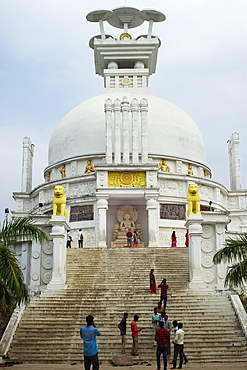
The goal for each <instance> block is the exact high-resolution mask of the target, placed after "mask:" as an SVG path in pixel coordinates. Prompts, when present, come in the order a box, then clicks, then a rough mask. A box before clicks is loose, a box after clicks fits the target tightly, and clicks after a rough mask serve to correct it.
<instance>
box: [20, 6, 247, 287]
mask: <svg viewBox="0 0 247 370" xmlns="http://www.w3.org/2000/svg"><path fill="white" fill-rule="evenodd" d="M87 20H88V21H89V22H96V23H99V26H100V35H97V36H94V37H92V39H91V40H90V42H89V45H90V47H91V48H92V49H93V51H94V63H95V72H96V74H98V75H99V76H102V77H103V81H104V87H103V90H102V93H101V94H100V95H97V96H95V97H94V98H92V99H89V100H87V101H85V102H83V103H81V104H80V105H79V106H77V107H76V108H74V109H73V110H72V111H71V112H69V113H68V114H67V115H66V116H65V117H64V118H63V119H62V121H61V122H60V123H59V124H58V126H57V127H56V128H55V130H54V132H53V134H52V136H51V139H50V143H49V159H48V166H47V167H46V168H45V170H44V178H45V182H44V183H43V184H40V185H39V186H37V187H36V188H34V189H32V158H33V146H32V144H31V140H30V139H29V138H24V141H23V171H22V190H21V192H18V193H14V198H15V200H16V210H15V212H14V215H15V216H22V215H31V216H32V217H33V218H35V219H36V223H37V225H39V226H40V227H42V228H43V229H44V230H45V231H46V232H47V233H48V234H49V233H50V232H51V228H52V222H51V215H52V200H53V192H54V186H55V185H63V186H64V187H65V192H66V198H67V210H68V220H67V222H68V225H69V228H70V233H71V236H72V238H73V243H72V247H73V248H77V247H78V243H77V239H78V230H79V229H82V232H83V235H84V247H85V248H88V247H90V248H98V247H108V248H116V247H120V248H121V247H123V246H124V244H125V241H124V235H125V234H124V228H123V226H121V222H122V221H123V220H127V219H128V218H130V219H131V220H132V221H133V222H134V228H137V229H138V231H139V236H140V242H141V245H142V247H170V237H171V233H172V231H173V230H175V231H176V234H177V237H178V246H181V247H182V246H184V242H185V239H184V235H185V232H186V226H185V221H186V207H187V189H188V185H189V184H191V183H196V184H198V186H199V193H200V198H201V210H202V211H204V214H203V216H202V217H203V222H202V224H203V225H204V226H203V227H204V237H205V241H204V244H202V251H201V252H200V253H202V255H201V257H200V258H201V271H202V276H203V280H204V282H205V283H206V284H211V285H215V284H218V285H220V284H222V281H223V280H222V279H223V277H224V276H223V271H221V270H220V269H219V270H217V268H218V267H216V266H213V265H212V263H211V261H212V255H213V254H214V252H215V251H216V250H217V249H218V248H219V247H220V246H221V245H222V242H223V241H224V237H225V226H226V225H227V224H228V223H229V218H230V219H231V223H230V224H229V225H228V231H234V232H241V231H247V212H246V194H245V192H244V191H242V190H241V185H240V166H239V149H238V147H239V137H238V134H237V133H235V134H233V135H232V136H231V138H230V141H229V158H230V178H231V190H228V189H227V188H226V187H225V186H224V185H222V184H220V183H218V182H215V181H214V180H213V179H212V178H211V170H210V168H209V167H208V166H207V163H206V153H205V147H204V143H203V139H202V136H201V133H200V131H199V129H198V127H197V125H196V123H195V122H194V121H193V120H192V118H191V117H190V116H189V115H188V114H187V113H186V112H184V111H183V110H182V109H180V108H179V107H177V106H175V105H174V104H172V103H170V102H168V101H166V100H164V99H161V98H158V97H154V96H152V95H151V89H150V87H149V76H151V75H152V74H154V73H155V71H156V63H157V56H158V49H159V47H160V45H161V42H160V40H159V38H158V37H156V36H153V35H152V29H153V25H154V23H155V22H162V21H165V16H164V14H162V13H161V12H158V11H155V10H151V9H146V10H142V11H140V10H139V9H135V8H130V7H121V8H117V9H114V10H112V11H110V10H99V11H94V12H91V13H89V14H88V15H87ZM144 21H146V22H148V30H147V34H146V35H140V36H139V37H137V38H133V37H132V36H131V29H132V28H135V27H138V26H139V25H141V24H142V23H143V22H144ZM104 22H108V23H109V24H110V25H111V26H113V27H114V28H115V29H114V36H111V35H105V32H104ZM229 212H230V216H229ZM127 214H128V217H126V215H127ZM127 224H128V222H127ZM206 230H208V231H206ZM202 235H203V234H202ZM202 237H203V236H202ZM16 248H17V250H16V251H17V255H18V258H19V260H20V262H21V266H22V268H23V272H24V275H25V279H26V282H27V283H28V285H29V286H30V288H31V289H33V290H36V289H44V288H45V287H46V285H47V284H48V283H49V281H50V280H51V277H52V269H53V266H54V261H55V260H54V258H55V257H54V255H53V251H52V242H51V243H50V244H49V245H44V246H40V245H39V244H37V243H34V242H31V241H30V242H27V243H23V245H22V246H21V245H18V246H17V247H16Z"/></svg>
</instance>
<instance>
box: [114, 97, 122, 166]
mask: <svg viewBox="0 0 247 370" xmlns="http://www.w3.org/2000/svg"><path fill="white" fill-rule="evenodd" d="M113 109H114V129H115V131H114V133H115V150H114V162H115V163H117V164H118V163H121V117H120V109H121V101H120V100H119V99H115V101H114V108H113Z"/></svg>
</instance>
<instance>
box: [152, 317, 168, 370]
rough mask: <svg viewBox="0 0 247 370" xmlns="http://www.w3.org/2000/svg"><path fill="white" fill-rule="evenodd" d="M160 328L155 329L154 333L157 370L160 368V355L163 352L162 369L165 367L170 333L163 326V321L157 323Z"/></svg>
mask: <svg viewBox="0 0 247 370" xmlns="http://www.w3.org/2000/svg"><path fill="white" fill-rule="evenodd" d="M159 326H160V328H159V329H157V331H156V334H155V340H156V342H157V350H156V357H157V370H160V356H161V354H162V353H163V360H164V370H166V369H167V357H166V354H167V343H168V341H170V334H169V331H168V330H166V329H165V328H164V323H163V321H160V323H159Z"/></svg>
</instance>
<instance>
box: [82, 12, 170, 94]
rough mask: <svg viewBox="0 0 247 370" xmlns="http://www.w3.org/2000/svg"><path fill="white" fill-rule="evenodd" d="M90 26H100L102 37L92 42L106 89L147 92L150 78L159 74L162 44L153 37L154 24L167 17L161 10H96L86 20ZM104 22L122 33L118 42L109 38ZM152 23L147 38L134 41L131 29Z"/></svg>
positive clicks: (99, 36)
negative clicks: (137, 89)
mask: <svg viewBox="0 0 247 370" xmlns="http://www.w3.org/2000/svg"><path fill="white" fill-rule="evenodd" d="M86 18H87V20H88V21H89V22H98V23H99V27H100V35H97V36H94V37H92V38H91V40H90V41H89V46H90V47H91V48H92V49H93V50H94V59H95V72H96V74H98V75H100V76H102V77H103V78H104V87H105V88H106V89H118V88H147V87H148V78H149V76H150V75H152V74H153V73H155V69H156V64H157V55H158V48H159V47H160V44H161V42H160V40H159V38H158V37H155V36H152V29H153V23H154V22H162V21H164V20H165V19H166V17H165V15H164V14H163V13H161V12H159V11H157V10H151V9H144V10H141V11H140V10H139V9H136V8H131V7H120V8H116V9H113V10H112V11H111V10H96V11H93V12H90V13H89V14H88V15H87V16H86ZM104 21H107V22H108V23H109V24H110V25H111V26H113V27H115V28H118V29H122V30H123V32H122V33H121V34H120V35H119V36H118V38H113V36H111V35H106V34H105V30H104V23H103V22H104ZM144 21H148V22H149V26H148V32H147V34H146V35H140V36H138V37H136V38H133V37H132V36H131V34H130V31H129V30H130V29H132V28H136V27H138V26H140V25H141V24H142V23H143V22H144Z"/></svg>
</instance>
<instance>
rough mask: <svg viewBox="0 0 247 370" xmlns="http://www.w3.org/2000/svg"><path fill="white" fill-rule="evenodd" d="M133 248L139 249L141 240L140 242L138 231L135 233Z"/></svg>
mask: <svg viewBox="0 0 247 370" xmlns="http://www.w3.org/2000/svg"><path fill="white" fill-rule="evenodd" d="M133 247H134V248H138V247H139V240H138V234H137V232H136V231H134V235H133Z"/></svg>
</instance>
